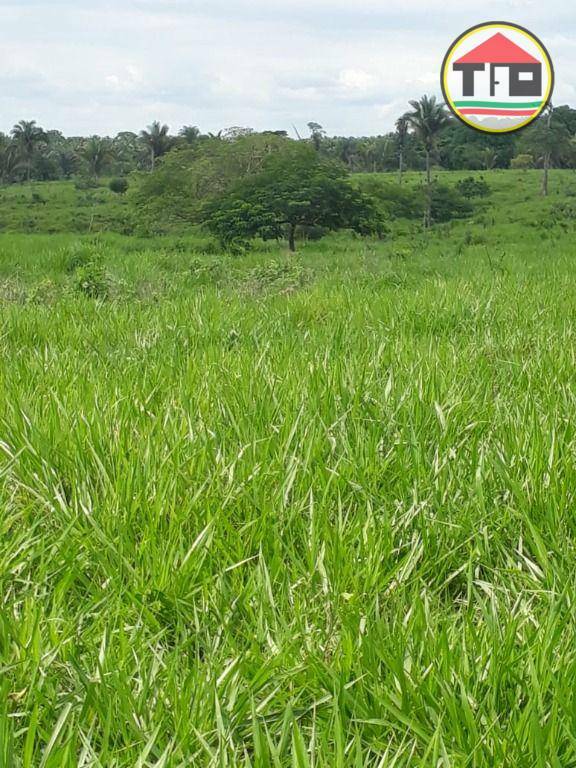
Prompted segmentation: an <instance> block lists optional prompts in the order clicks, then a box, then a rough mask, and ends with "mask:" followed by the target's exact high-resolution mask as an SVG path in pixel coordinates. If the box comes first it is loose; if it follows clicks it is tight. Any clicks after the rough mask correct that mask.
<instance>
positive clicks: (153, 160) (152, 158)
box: [150, 149, 156, 173]
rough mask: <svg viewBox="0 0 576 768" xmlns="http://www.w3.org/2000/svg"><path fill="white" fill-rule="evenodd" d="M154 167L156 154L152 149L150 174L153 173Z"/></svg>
mask: <svg viewBox="0 0 576 768" xmlns="http://www.w3.org/2000/svg"><path fill="white" fill-rule="evenodd" d="M155 167H156V152H154V150H153V149H152V150H151V152H150V172H151V173H154V168H155Z"/></svg>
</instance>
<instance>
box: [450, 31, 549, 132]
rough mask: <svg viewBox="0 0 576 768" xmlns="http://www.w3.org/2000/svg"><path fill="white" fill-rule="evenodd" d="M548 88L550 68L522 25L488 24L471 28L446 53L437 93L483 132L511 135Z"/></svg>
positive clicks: (542, 104) (534, 112)
mask: <svg viewBox="0 0 576 768" xmlns="http://www.w3.org/2000/svg"><path fill="white" fill-rule="evenodd" d="M553 88H554V67H553V65H552V59H551V58H550V54H549V53H548V51H547V50H546V48H545V47H544V45H543V44H542V43H541V42H540V40H539V39H538V38H537V37H536V35H533V34H532V33H531V32H529V31H528V30H527V29H524V27H520V26H518V24H511V23H509V22H506V21H489V22H486V23H485V24H478V25H476V26H475V27H471V28H470V29H468V30H466V32H464V33H463V34H461V35H460V37H458V38H457V39H456V40H455V41H454V42H453V43H452V45H451V46H450V48H449V49H448V53H447V54H446V56H445V57H444V63H443V64H442V92H443V93H444V98H445V100H446V104H447V105H448V107H450V109H451V110H452V112H453V113H454V114H455V115H456V117H457V118H458V119H459V120H461V121H462V122H463V123H466V125H469V126H470V127H471V128H475V129H476V130H478V131H483V132H485V133H512V132H513V131H518V130H520V128H524V127H525V126H526V125H529V124H530V123H531V122H533V121H534V120H535V119H536V118H537V117H538V115H540V114H541V112H542V111H543V110H544V109H545V108H546V106H547V104H548V102H549V101H550V98H551V96H552V90H553Z"/></svg>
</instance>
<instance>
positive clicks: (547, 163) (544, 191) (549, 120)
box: [542, 104, 553, 197]
mask: <svg viewBox="0 0 576 768" xmlns="http://www.w3.org/2000/svg"><path fill="white" fill-rule="evenodd" d="M552 111H553V110H552V104H550V105H549V106H548V118H547V120H546V128H547V129H548V131H550V127H551V125H552ZM547 138H549V137H547ZM551 163H552V152H545V153H544V176H543V177H542V196H543V197H548V176H549V171H550V165H551Z"/></svg>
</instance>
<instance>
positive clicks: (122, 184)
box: [108, 179, 130, 195]
mask: <svg viewBox="0 0 576 768" xmlns="http://www.w3.org/2000/svg"><path fill="white" fill-rule="evenodd" d="M129 186H130V185H129V184H128V179H112V181H111V182H110V184H108V187H109V189H110V190H111V191H112V192H114V193H115V194H117V195H125V194H126V192H127V191H128V187H129Z"/></svg>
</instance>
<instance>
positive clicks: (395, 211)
mask: <svg viewBox="0 0 576 768" xmlns="http://www.w3.org/2000/svg"><path fill="white" fill-rule="evenodd" d="M360 188H361V190H362V192H364V193H365V194H367V195H370V197H372V198H373V199H374V200H376V201H377V203H378V207H379V208H380V210H381V211H382V213H383V214H384V215H385V216H386V217H387V218H394V219H420V218H422V216H423V215H424V199H423V197H422V191H421V190H419V189H414V188H413V187H409V186H407V185H401V184H393V183H389V182H382V181H381V180H380V179H378V178H375V177H373V178H368V179H362V182H361V183H360Z"/></svg>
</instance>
